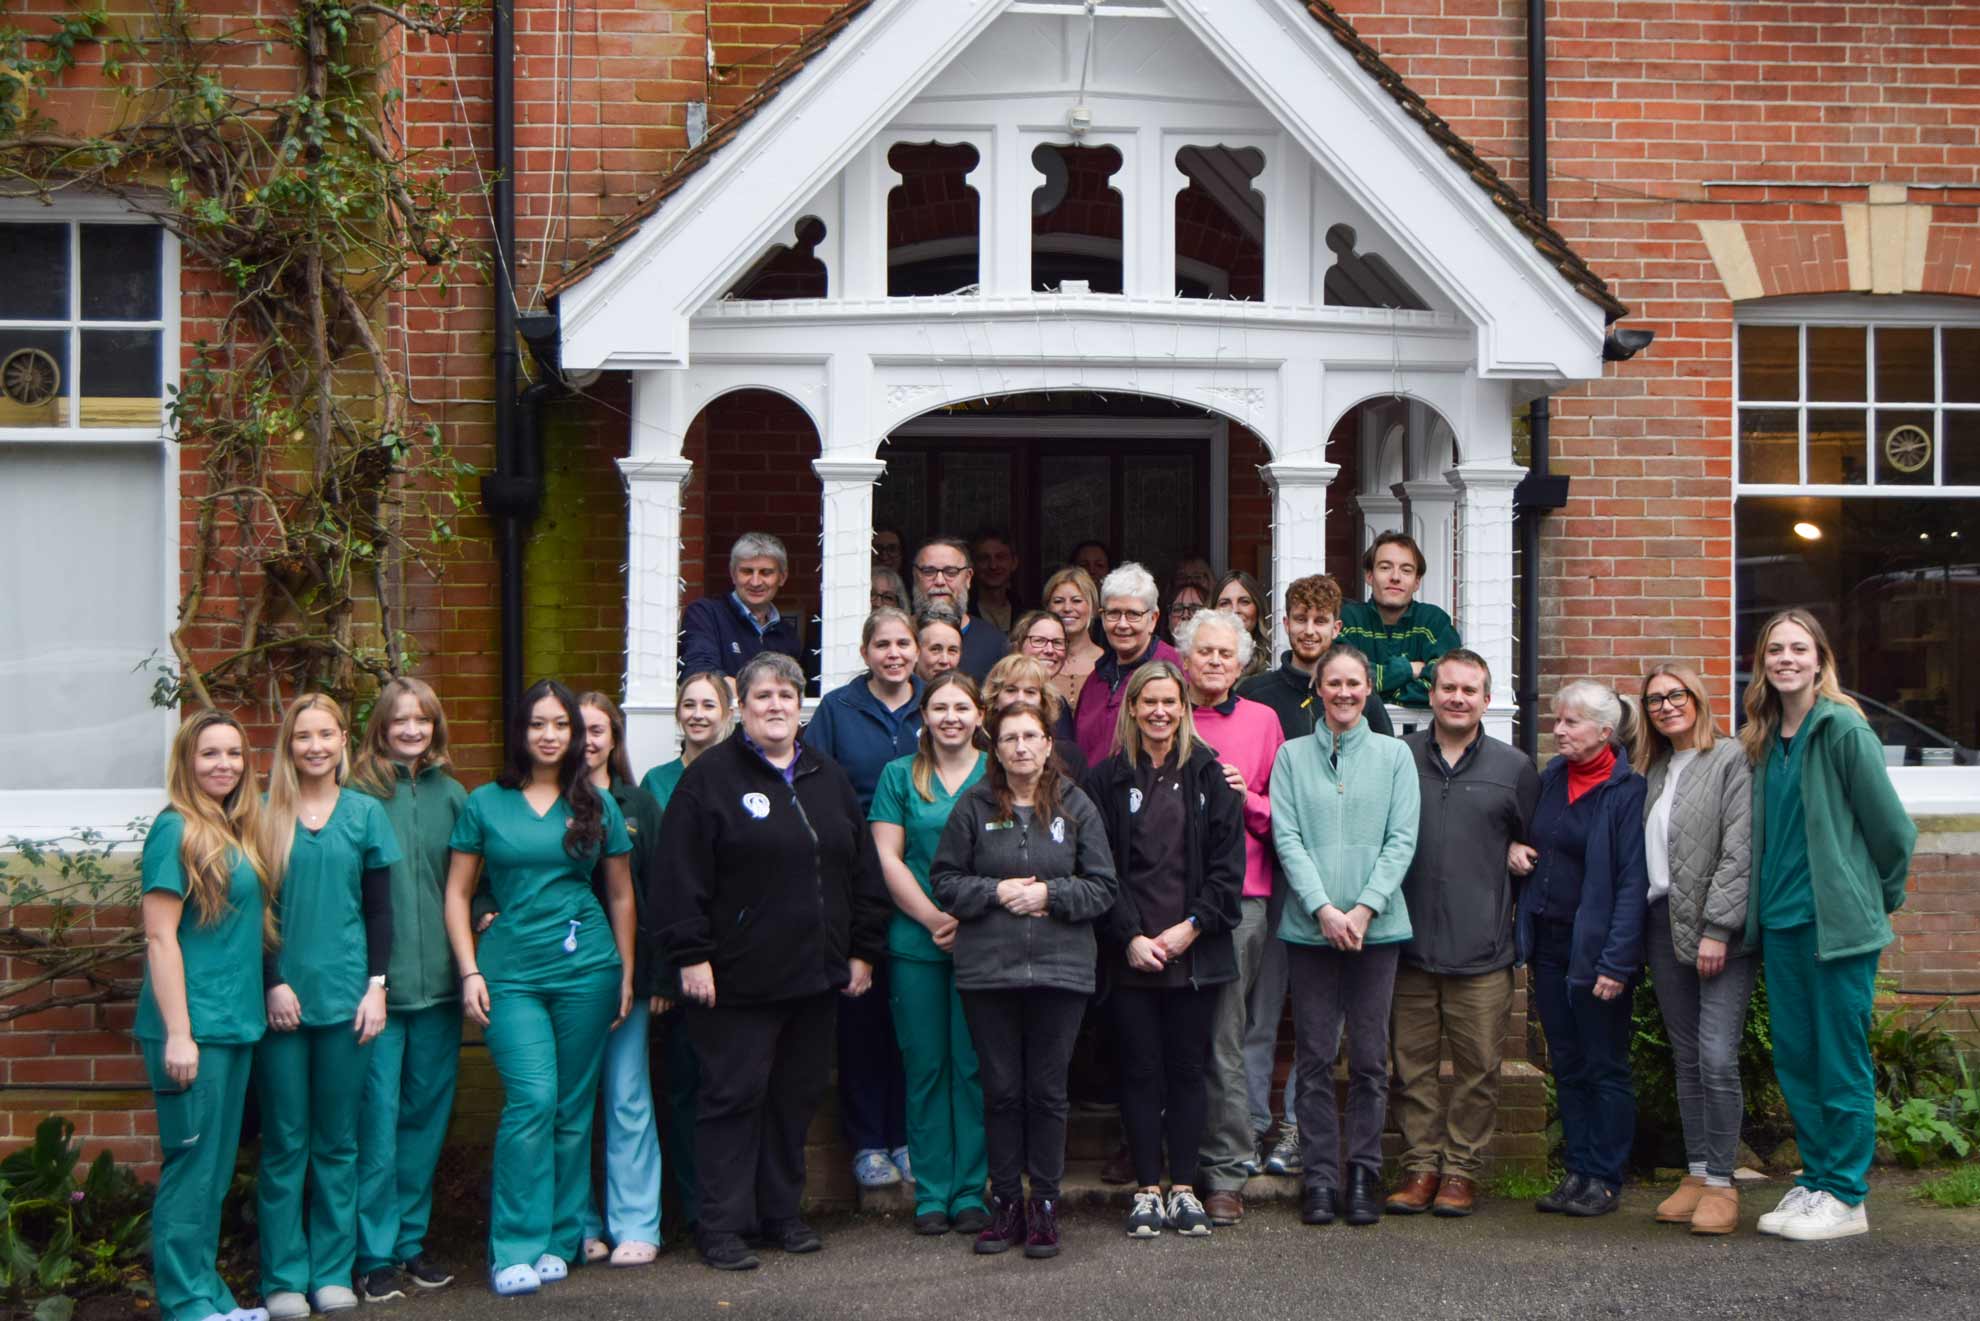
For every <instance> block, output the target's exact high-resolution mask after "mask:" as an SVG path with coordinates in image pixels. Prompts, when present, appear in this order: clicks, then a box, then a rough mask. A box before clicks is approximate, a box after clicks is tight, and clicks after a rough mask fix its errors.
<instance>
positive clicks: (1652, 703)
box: [1643, 688, 1691, 711]
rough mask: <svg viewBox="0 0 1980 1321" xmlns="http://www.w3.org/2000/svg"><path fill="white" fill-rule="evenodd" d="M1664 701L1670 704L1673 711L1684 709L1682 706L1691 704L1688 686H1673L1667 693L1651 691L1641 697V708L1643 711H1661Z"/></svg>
mask: <svg viewBox="0 0 1980 1321" xmlns="http://www.w3.org/2000/svg"><path fill="white" fill-rule="evenodd" d="M1666 703H1668V704H1669V705H1670V708H1671V710H1673V711H1682V710H1684V708H1686V707H1687V706H1690V705H1691V690H1690V689H1689V688H1673V689H1671V690H1670V691H1669V692H1667V693H1652V694H1650V695H1649V696H1648V697H1646V698H1644V699H1643V709H1644V710H1645V711H1661V710H1663V709H1664V706H1665V704H1666Z"/></svg>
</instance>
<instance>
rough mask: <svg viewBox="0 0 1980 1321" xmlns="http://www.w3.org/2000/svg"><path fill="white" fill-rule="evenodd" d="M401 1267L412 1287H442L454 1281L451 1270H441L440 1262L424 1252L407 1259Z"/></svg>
mask: <svg viewBox="0 0 1980 1321" xmlns="http://www.w3.org/2000/svg"><path fill="white" fill-rule="evenodd" d="M401 1269H403V1270H404V1271H405V1273H406V1278H407V1279H409V1280H411V1281H412V1282H413V1285H414V1287H416V1288H420V1289H444V1288H446V1287H447V1286H448V1285H450V1284H452V1283H453V1282H454V1275H453V1272H451V1271H446V1270H442V1269H441V1268H440V1263H439V1262H437V1261H435V1260H433V1258H431V1257H429V1256H427V1255H426V1254H425V1253H424V1252H422V1253H420V1254H419V1255H418V1256H417V1257H413V1258H411V1259H410V1260H408V1261H407V1262H406V1264H405V1265H404V1266H403V1267H402V1268H401Z"/></svg>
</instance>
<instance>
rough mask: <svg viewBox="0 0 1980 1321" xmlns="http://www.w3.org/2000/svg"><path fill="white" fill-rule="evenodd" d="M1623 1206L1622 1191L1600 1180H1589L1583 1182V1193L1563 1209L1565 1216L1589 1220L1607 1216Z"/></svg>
mask: <svg viewBox="0 0 1980 1321" xmlns="http://www.w3.org/2000/svg"><path fill="white" fill-rule="evenodd" d="M1621 1205H1622V1189H1620V1188H1615V1187H1611V1186H1610V1185H1609V1184H1606V1183H1604V1182H1602V1180H1600V1179H1587V1180H1584V1181H1583V1182H1582V1185H1581V1192H1580V1193H1579V1194H1578V1195H1577V1196H1576V1197H1575V1198H1574V1199H1573V1200H1572V1201H1570V1202H1567V1203H1566V1204H1564V1205H1563V1206H1562V1207H1561V1211H1562V1213H1563V1214H1565V1215H1571V1216H1578V1217H1580V1218H1582V1219H1587V1218H1589V1217H1591V1216H1605V1215H1607V1214H1609V1212H1611V1211H1614V1210H1615V1209H1616V1208H1617V1207H1619V1206H1621Z"/></svg>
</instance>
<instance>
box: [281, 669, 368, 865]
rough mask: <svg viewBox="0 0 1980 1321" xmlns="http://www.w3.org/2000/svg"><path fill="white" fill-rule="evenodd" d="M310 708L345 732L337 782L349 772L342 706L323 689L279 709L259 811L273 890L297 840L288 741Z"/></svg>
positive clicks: (298, 787) (297, 783)
mask: <svg viewBox="0 0 1980 1321" xmlns="http://www.w3.org/2000/svg"><path fill="white" fill-rule="evenodd" d="M311 711H321V712H323V713H324V714H325V715H327V716H329V717H330V718H331V719H332V720H334V721H335V722H336V723H337V730H338V732H339V733H341V734H343V735H344V747H343V751H342V754H341V755H340V756H339V757H338V758H337V770H336V772H335V774H336V779H337V783H338V784H342V783H343V782H344V781H345V780H346V779H348V778H350V773H351V747H350V743H351V740H350V733H349V731H350V726H349V725H348V724H346V723H345V722H344V708H343V707H341V706H339V705H337V701H336V699H335V698H333V697H329V696H326V695H325V694H323V693H304V694H303V695H302V696H301V697H298V698H297V699H296V700H295V701H293V702H291V703H289V709H288V710H286V711H284V712H283V713H282V732H281V733H280V734H278V735H276V742H275V756H274V757H273V758H272V759H271V764H270V766H269V768H268V807H267V809H266V810H265V811H263V812H262V814H261V856H262V859H263V860H264V861H265V862H266V863H267V864H268V882H269V884H270V886H272V887H273V888H274V889H276V890H280V889H281V888H282V878H283V877H284V876H286V875H287V874H288V871H289V850H290V849H292V848H294V847H295V843H296V798H297V797H298V796H299V795H300V794H301V792H302V781H301V778H300V777H299V776H298V775H297V774H296V763H295V759H294V758H293V757H291V756H290V755H289V742H290V740H291V739H293V738H294V737H295V734H296V724H297V722H298V721H300V720H301V719H302V718H303V717H304V716H305V715H307V714H309V713H310V712H311Z"/></svg>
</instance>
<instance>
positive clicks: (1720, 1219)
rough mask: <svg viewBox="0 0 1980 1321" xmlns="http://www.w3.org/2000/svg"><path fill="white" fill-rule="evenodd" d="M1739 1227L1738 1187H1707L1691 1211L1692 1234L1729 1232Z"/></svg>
mask: <svg viewBox="0 0 1980 1321" xmlns="http://www.w3.org/2000/svg"><path fill="white" fill-rule="evenodd" d="M1738 1228H1739V1189H1737V1188H1707V1189H1706V1190H1705V1195H1704V1196H1703V1197H1700V1198H1699V1199H1698V1209H1697V1210H1695V1211H1693V1212H1692V1213H1691V1232H1692V1233H1694V1234H1730V1233H1732V1232H1733V1231H1734V1230H1736V1229H1738Z"/></svg>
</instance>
